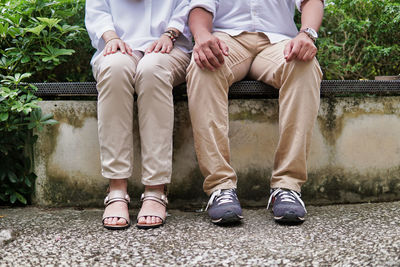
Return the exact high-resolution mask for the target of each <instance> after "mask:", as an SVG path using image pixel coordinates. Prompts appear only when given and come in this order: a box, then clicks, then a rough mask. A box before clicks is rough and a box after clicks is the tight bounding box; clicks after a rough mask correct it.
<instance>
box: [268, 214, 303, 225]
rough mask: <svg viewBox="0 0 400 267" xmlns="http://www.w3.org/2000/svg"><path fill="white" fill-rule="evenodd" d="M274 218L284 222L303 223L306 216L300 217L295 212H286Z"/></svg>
mask: <svg viewBox="0 0 400 267" xmlns="http://www.w3.org/2000/svg"><path fill="white" fill-rule="evenodd" d="M274 220H275V221H276V222H277V223H283V224H301V223H303V222H304V221H305V218H304V217H298V216H296V215H295V214H293V213H285V214H284V215H283V216H279V217H278V216H274Z"/></svg>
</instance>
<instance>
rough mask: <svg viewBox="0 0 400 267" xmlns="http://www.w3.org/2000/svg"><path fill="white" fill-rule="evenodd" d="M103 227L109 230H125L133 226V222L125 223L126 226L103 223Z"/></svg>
mask: <svg viewBox="0 0 400 267" xmlns="http://www.w3.org/2000/svg"><path fill="white" fill-rule="evenodd" d="M103 227H104V228H106V229H108V230H125V229H128V228H129V227H131V224H128V225H125V226H111V225H105V224H103Z"/></svg>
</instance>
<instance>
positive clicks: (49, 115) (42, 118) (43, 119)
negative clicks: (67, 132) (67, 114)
mask: <svg viewBox="0 0 400 267" xmlns="http://www.w3.org/2000/svg"><path fill="white" fill-rule="evenodd" d="M52 118H53V114H51V113H49V114H45V115H43V116H42V117H41V118H40V121H47V120H48V119H52Z"/></svg>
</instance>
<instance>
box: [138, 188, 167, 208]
mask: <svg viewBox="0 0 400 267" xmlns="http://www.w3.org/2000/svg"><path fill="white" fill-rule="evenodd" d="M146 200H153V201H156V202H158V203H160V204H161V205H163V206H164V207H166V206H167V205H168V198H167V196H166V195H165V194H163V193H160V192H153V191H146V192H144V193H143V194H142V196H141V198H140V201H142V202H143V201H146Z"/></svg>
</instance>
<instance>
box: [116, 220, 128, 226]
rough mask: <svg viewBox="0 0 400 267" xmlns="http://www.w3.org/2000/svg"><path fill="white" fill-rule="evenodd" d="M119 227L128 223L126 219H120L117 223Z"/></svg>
mask: <svg viewBox="0 0 400 267" xmlns="http://www.w3.org/2000/svg"><path fill="white" fill-rule="evenodd" d="M117 224H118V225H125V224H127V221H126V220H125V219H124V218H119V220H118V221H117Z"/></svg>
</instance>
